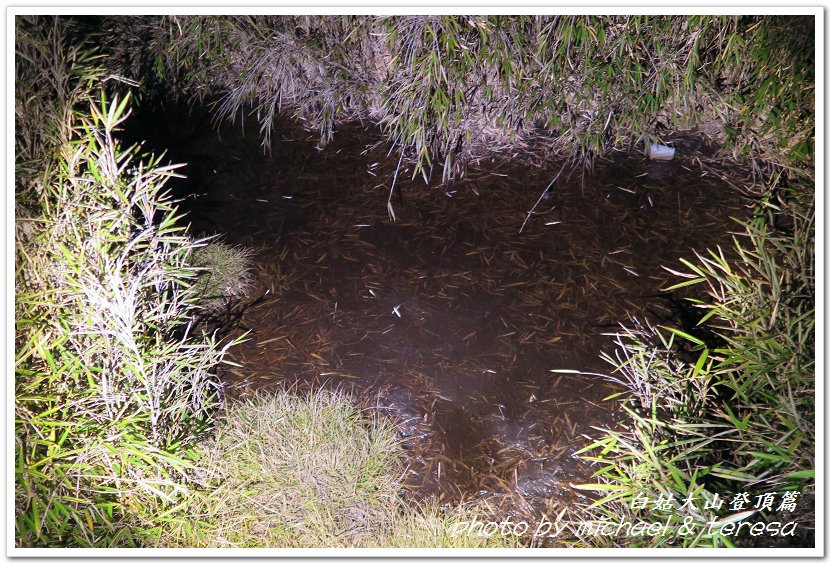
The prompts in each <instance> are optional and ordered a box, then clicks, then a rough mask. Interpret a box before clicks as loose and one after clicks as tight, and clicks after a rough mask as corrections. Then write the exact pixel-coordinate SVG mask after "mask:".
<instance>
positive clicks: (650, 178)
mask: <svg viewBox="0 0 830 563" xmlns="http://www.w3.org/2000/svg"><path fill="white" fill-rule="evenodd" d="M132 124H133V125H132V126H131V127H132V128H133V129H131V130H130V131H128V134H129V135H130V136H134V137H135V138H136V139H146V140H147V147H149V148H152V147H156V148H157V150H161V149H167V150H168V155H169V158H170V159H171V160H172V161H174V162H186V163H187V167H186V168H185V173H186V174H187V175H188V178H187V180H181V181H177V182H175V183H174V184H171V187H172V188H173V189H174V190H175V192H176V194H177V196H178V197H181V198H183V201H182V206H183V208H184V209H185V210H186V211H187V212H188V220H189V221H190V222H191V224H192V230H193V232H196V233H206V234H214V233H219V234H222V235H223V237H224V239H225V240H227V241H228V242H231V243H234V244H241V245H244V246H246V247H248V248H250V249H252V250H253V251H254V252H255V254H254V264H255V268H256V280H257V282H256V287H255V289H254V290H253V291H252V293H251V295H250V296H249V299H248V300H247V302H248V303H249V304H250V306H249V307H248V308H247V309H246V310H245V312H244V315H243V316H242V319H241V325H240V328H239V329H238V330H249V331H250V336H249V339H248V340H247V341H246V342H244V343H243V344H241V345H240V346H238V347H237V348H235V349H234V350H233V352H232V353H231V356H232V359H233V360H234V361H235V362H236V363H238V364H239V365H240V366H241V367H239V368H233V369H230V370H228V371H227V372H226V373H225V374H224V377H225V380H226V383H227V385H228V388H229V390H230V392H231V393H240V394H241V393H244V392H247V391H251V390H255V389H263V388H268V387H272V386H278V385H285V384H293V383H299V384H301V385H304V386H318V387H319V386H323V385H327V386H346V387H348V388H351V389H354V390H355V392H356V393H358V394H360V395H361V396H362V397H364V398H365V399H366V400H367V402H370V403H372V404H374V405H375V406H377V407H379V408H380V409H381V410H382V411H383V412H386V413H388V414H389V415H390V416H393V417H394V418H396V419H397V420H398V421H399V422H400V424H401V437H402V439H403V444H404V448H405V450H406V451H407V455H408V456H409V461H410V462H411V468H412V471H411V475H412V476H411V479H410V483H409V485H410V490H411V491H412V494H415V495H421V496H431V495H441V496H443V498H444V499H446V500H447V501H453V500H457V499H459V498H471V497H487V498H490V499H494V500H496V501H497V502H502V503H503V506H504V510H505V511H511V512H517V513H519V512H532V511H543V510H551V509H554V508H555V507H556V506H558V505H560V504H562V503H568V502H572V501H573V500H574V499H575V496H574V491H573V489H571V487H570V483H574V482H580V481H582V482H584V481H587V480H589V479H590V475H591V472H592V471H593V470H594V469H595V468H592V467H590V466H589V465H588V464H587V463H585V462H582V461H580V460H579V459H578V458H577V457H576V456H575V452H576V451H578V450H579V449H580V448H581V447H583V446H584V445H585V444H586V441H587V438H586V435H588V436H590V435H591V434H592V432H594V431H593V430H592V427H595V426H607V425H613V424H614V416H615V405H614V403H613V402H611V401H605V400H604V398H605V397H607V396H608V395H610V394H612V393H614V392H615V391H618V389H616V388H614V387H613V386H612V385H610V384H609V383H608V382H607V381H606V380H604V379H602V378H599V377H596V376H588V375H579V374H576V373H561V372H559V373H557V372H552V371H551V370H554V369H559V370H573V371H580V372H594V373H605V372H608V371H609V369H610V368H609V366H607V365H606V364H605V363H604V362H603V361H602V360H601V359H600V357H599V355H600V352H601V351H602V350H604V349H605V350H607V349H608V348H609V347H610V346H611V339H610V338H609V337H608V336H604V335H603V333H607V332H611V331H613V330H614V327H615V326H616V325H617V324H618V323H621V322H622V323H625V322H627V321H628V319H629V318H630V317H631V316H638V317H641V318H642V317H644V318H648V319H650V320H652V321H653V322H659V323H671V322H673V320H674V319H676V318H677V316H678V310H677V304H676V303H673V302H670V301H668V300H667V299H666V298H665V297H664V296H663V295H661V289H662V288H664V287H665V286H667V285H670V284H671V283H673V282H674V281H676V280H674V279H673V278H672V276H671V274H670V273H668V272H667V271H666V270H665V269H664V268H663V267H664V266H669V267H673V268H677V264H678V259H679V258H681V257H685V258H692V257H693V251H694V250H698V251H703V250H705V249H706V248H710V247H714V246H716V245H717V244H719V243H724V242H725V241H726V239H727V237H728V232H729V231H730V230H731V227H732V225H733V222H732V220H731V217H737V216H742V215H743V214H744V213H745V211H744V209H745V205H746V202H744V201H742V199H741V197H740V196H739V195H738V194H737V193H736V192H735V190H734V189H733V188H731V187H730V186H729V185H728V184H727V183H726V182H724V181H722V180H720V179H719V178H718V174H716V173H714V172H712V171H711V170H710V169H707V168H706V167H703V166H702V165H701V164H700V161H699V160H696V159H697V158H700V157H702V156H704V157H705V156H709V155H711V148H709V147H707V146H706V145H705V144H704V143H702V142H701V141H700V140H698V139H696V138H694V137H678V138H677V139H676V147H677V153H678V158H676V159H675V160H673V161H670V162H650V161H648V160H647V159H646V158H645V157H644V156H643V155H641V154H639V153H615V154H614V155H611V156H609V157H608V158H604V159H601V160H600V161H599V162H598V163H597V165H596V167H595V169H594V170H593V171H592V172H590V173H588V172H586V171H583V170H582V169H574V170H571V169H568V170H567V171H566V173H564V174H563V175H562V177H561V178H560V180H558V181H557V183H556V184H555V185H554V186H553V188H552V189H551V192H550V195H549V197H547V198H546V199H543V200H542V201H541V202H540V204H539V206H538V207H537V208H536V210H535V213H534V214H533V215H532V216H531V217H530V218H529V220H528V222H527V225H526V226H525V228H524V229H523V230H522V232H521V233H520V232H519V231H520V228H521V226H522V224H523V222H524V221H525V218H526V217H527V212H528V210H529V209H530V208H531V207H532V205H533V204H534V202H535V201H536V200H537V199H538V197H539V194H540V193H541V192H542V190H544V188H545V186H546V185H547V184H548V183H549V182H550V180H551V178H553V177H554V176H555V175H556V173H557V171H558V170H559V169H560V167H561V165H562V162H561V161H551V162H549V163H547V164H545V165H542V166H537V165H531V164H529V163H528V162H526V161H524V160H523V159H521V158H518V157H516V158H512V159H511V158H498V159H495V158H494V159H493V160H488V161H486V162H481V163H479V164H478V165H477V166H476V167H474V168H472V169H470V171H469V173H468V175H467V177H466V178H464V179H462V180H460V181H457V182H455V183H454V184H452V185H443V186H437V185H433V186H425V185H424V184H423V182H422V181H421V180H420V179H416V180H415V181H411V180H409V176H411V171H409V172H408V173H402V174H400V176H399V180H398V184H397V188H396V189H398V190H400V194H401V197H400V198H395V199H393V203H394V204H395V214H396V218H397V221H391V220H390V218H389V216H388V213H387V206H386V202H387V198H388V195H389V194H388V192H389V186H390V182H391V177H392V173H393V172H394V167H395V164H396V163H397V159H395V160H392V159H387V158H386V151H387V147H386V146H384V145H377V142H378V141H379V140H380V135H379V133H378V131H377V130H375V129H374V128H372V127H370V126H364V125H361V124H357V123H356V124H352V125H349V126H344V127H341V128H340V130H339V131H338V134H337V136H336V138H335V141H334V142H333V143H331V144H330V145H328V146H326V147H325V148H324V149H323V150H320V149H319V148H318V147H317V137H316V135H315V134H314V133H309V132H306V131H304V130H302V129H301V128H299V127H298V126H297V125H296V124H292V123H291V122H288V121H286V122H283V123H281V124H279V125H278V126H277V127H276V129H275V134H274V142H273V144H272V146H271V150H270V152H268V153H263V151H262V149H261V147H260V145H259V139H258V138H257V136H256V132H255V131H252V132H249V133H246V132H244V131H243V130H242V129H240V128H238V127H230V126H228V127H223V128H222V129H221V130H220V131H219V132H216V131H214V130H213V129H212V128H211V125H210V119H209V117H208V116H207V115H206V114H204V113H200V112H199V111H198V110H193V111H190V110H184V109H182V108H178V107H175V106H171V107H165V108H162V109H158V108H157V109H155V110H144V113H143V114H142V115H139V116H136V117H135V118H133V120H132ZM149 124H152V127H150V126H149ZM367 147H374V148H367Z"/></svg>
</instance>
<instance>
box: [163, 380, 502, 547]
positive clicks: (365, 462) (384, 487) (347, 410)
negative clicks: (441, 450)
mask: <svg viewBox="0 0 830 563" xmlns="http://www.w3.org/2000/svg"><path fill="white" fill-rule="evenodd" d="M205 455H206V456H207V459H206V462H205V463H204V466H205V467H206V473H205V474H204V475H203V479H204V483H205V485H206V487H207V489H206V491H205V492H202V493H197V494H196V495H194V496H193V497H192V500H191V502H190V503H189V504H187V505H186V506H184V507H182V508H181V510H180V513H182V514H186V515H187V516H183V519H184V520H183V522H182V525H180V526H173V527H172V529H167V530H165V531H164V533H162V534H159V537H160V539H159V540H158V545H160V546H175V547H246V548H251V547H259V548H262V547H268V548H284V547H517V546H518V545H517V540H516V538H508V537H503V538H493V539H481V538H476V537H470V538H467V537H464V536H459V537H452V535H451V533H450V529H451V526H452V525H453V524H454V523H455V522H457V521H459V520H461V519H470V518H472V514H473V513H472V512H471V511H470V510H469V509H467V508H461V509H457V510H455V511H449V512H445V511H442V510H439V509H438V508H437V507H435V506H432V505H416V506H411V505H406V504H404V503H403V502H402V501H401V500H400V493H401V491H402V482H403V477H404V467H403V465H402V462H401V457H400V450H399V448H398V438H397V433H396V429H395V428H394V427H393V426H392V425H391V424H390V423H389V422H387V421H385V420H383V419H380V418H378V417H377V416H375V415H372V414H369V413H366V412H363V411H361V410H360V409H359V408H357V407H355V406H354V404H353V403H352V401H351V400H350V399H349V397H348V396H347V395H345V394H344V393H342V392H329V391H318V392H316V393H310V394H307V395H297V394H294V393H292V392H288V391H282V392H278V393H276V394H272V395H258V396H255V397H253V398H250V399H246V400H243V401H240V402H237V403H232V404H230V405H229V406H228V410H227V413H226V416H225V417H224V420H223V421H222V422H221V423H220V424H219V425H218V428H217V434H216V437H215V440H214V441H213V442H212V443H211V445H210V446H209V447H208V448H207V451H206V454H205ZM479 517H481V516H479Z"/></svg>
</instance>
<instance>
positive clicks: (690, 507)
mask: <svg viewBox="0 0 830 563" xmlns="http://www.w3.org/2000/svg"><path fill="white" fill-rule="evenodd" d="M807 191H809V190H808V189H804V190H800V191H796V192H795V193H800V194H803V193H806V192H807ZM814 213H815V211H814V208H813V203H812V202H811V201H802V202H797V201H792V203H791V204H789V205H788V206H787V208H784V207H782V206H780V205H778V204H773V203H771V202H770V201H769V200H765V201H763V202H762V204H761V206H760V209H759V211H758V213H757V216H756V218H755V219H754V220H753V221H752V222H750V223H748V224H746V225H745V232H744V234H743V236H740V237H736V239H735V255H736V258H735V259H732V260H728V259H727V258H725V255H724V253H723V252H720V251H718V252H714V251H710V252H708V254H706V255H702V256H698V260H697V262H692V261H685V260H684V261H683V262H684V264H685V266H686V267H687V269H688V271H687V272H683V273H681V272H678V274H679V275H681V276H682V277H684V278H686V279H685V280H684V281H683V282H681V283H679V284H677V285H676V286H674V288H672V289H678V288H680V287H684V286H688V285H696V284H705V285H706V287H707V288H708V295H709V299H708V300H705V301H704V300H696V301H695V302H696V303H697V304H698V306H700V307H702V308H703V309H704V310H706V315H705V316H704V318H703V320H702V321H701V323H705V324H706V325H707V326H708V327H709V328H710V329H712V330H713V331H714V332H716V333H717V334H718V335H719V336H720V338H721V339H722V344H720V345H717V347H712V346H711V345H707V343H706V342H704V341H702V340H701V339H699V338H697V337H695V336H693V335H690V334H687V333H685V332H682V331H679V330H677V329H674V328H663V329H658V328H654V327H651V326H649V325H643V324H639V325H638V326H635V327H634V328H629V329H626V330H624V331H623V332H622V333H621V334H619V335H618V336H617V342H616V344H617V353H616V354H615V355H614V356H613V357H608V359H609V361H610V362H611V363H612V364H613V365H614V367H615V372H616V374H617V375H616V376H615V379H616V380H617V381H618V382H619V383H621V384H622V385H624V386H625V387H626V388H627V393H625V398H624V399H623V401H622V409H623V412H624V417H623V420H622V421H621V423H620V424H619V426H618V427H616V428H611V429H603V430H602V435H601V437H600V438H599V439H597V440H596V441H595V442H594V443H592V444H591V445H589V446H588V447H586V448H585V449H584V450H583V452H582V453H583V454H585V455H586V457H587V459H589V460H591V461H594V462H596V463H597V464H599V466H600V469H599V470H598V471H597V472H596V474H595V477H597V479H598V480H597V482H596V483H593V484H585V485H582V486H581V488H583V489H586V490H592V491H597V492H599V493H600V494H601V495H602V496H601V498H600V500H598V501H597V502H595V503H594V504H593V505H590V506H586V507H583V508H584V510H582V512H578V513H577V519H575V520H574V522H573V523H572V524H573V530H579V522H580V521H593V522H600V521H610V522H616V523H619V522H621V521H623V520H629V521H631V520H634V521H637V520H638V519H639V520H646V521H648V522H658V521H660V522H664V521H666V519H667V518H670V519H671V521H672V523H673V526H674V527H675V528H678V527H679V526H680V525H681V524H682V523H685V522H688V526H687V527H686V530H687V531H688V532H689V533H687V534H686V535H683V536H679V537H678V536H676V535H666V536H664V535H657V536H654V537H649V536H645V535H641V536H640V537H634V538H630V537H629V538H626V537H616V538H614V537H601V536H591V535H583V537H582V538H581V539H582V540H583V541H585V542H586V543H589V544H593V545H615V546H626V547H630V546H647V547H657V546H666V545H672V546H684V547H704V546H709V547H718V546H735V545H737V546H756V545H761V546H788V547H806V546H810V545H812V543H813V542H814V533H815V532H814V525H815V512H814V506H813V503H814V496H815V491H814V487H815V485H814V478H815V463H816V460H815V455H816V451H815V433H816V418H815V414H816V410H815V409H816V405H815V273H814V263H815V254H814V252H815V251H814V244H815V233H814ZM782 215H783V216H784V219H786V220H787V221H786V223H783V224H785V225H789V226H785V227H783V228H782V230H778V229H775V228H774V227H773V226H772V224H773V223H774V222H775V221H776V219H777V220H778V221H779V222H781V220H782ZM787 215H788V216H789V217H786V216H787ZM676 339H681V340H684V341H686V342H688V344H690V345H691V346H692V350H693V352H694V354H695V355H696V358H695V359H694V360H692V361H689V359H687V358H686V357H684V356H683V355H681V354H679V353H678V348H677V346H676V345H675V344H676ZM741 493H746V494H747V497H748V499H747V502H746V503H744V504H740V503H737V504H733V501H734V499H735V498H736V495H739V494H741ZM759 495H760V496H763V495H771V496H770V497H769V498H773V499H774V504H773V506H771V507H769V508H764V507H763V505H762V504H759ZM786 495H792V496H794V497H795V499H796V500H797V502H796V506H795V508H794V509H793V510H781V509H780V506H781V503H782V501H783V500H784V498H785V497H786ZM660 497H663V498H664V499H671V502H670V504H669V505H666V506H665V509H664V510H653V508H652V507H653V503H655V502H658V501H659V499H660ZM689 499H690V500H689ZM718 500H720V503H718ZM643 502H646V505H643V504H642V503H643ZM637 507H639V510H635V509H634V508H637ZM744 519H746V520H748V521H751V522H776V521H778V522H784V523H786V522H797V525H798V528H797V532H796V531H794V533H793V535H792V536H787V537H782V536H775V535H766V536H765V537H761V536H756V537H753V536H752V535H750V534H749V533H748V532H747V531H745V532H744V533H743V534H742V535H740V536H737V537H736V536H734V535H732V534H731V533H721V531H720V527H719V526H714V527H713V526H711V525H710V523H711V522H720V523H729V522H738V521H740V520H744ZM584 529H585V528H584V526H583V530H584Z"/></svg>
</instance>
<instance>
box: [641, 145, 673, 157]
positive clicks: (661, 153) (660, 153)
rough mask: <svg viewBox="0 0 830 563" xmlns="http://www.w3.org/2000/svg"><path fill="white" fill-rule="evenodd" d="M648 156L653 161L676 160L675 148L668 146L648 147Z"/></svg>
mask: <svg viewBox="0 0 830 563" xmlns="http://www.w3.org/2000/svg"><path fill="white" fill-rule="evenodd" d="M646 155H647V156H648V157H649V158H650V159H651V160H671V159H673V158H674V147H667V146H666V145H647V146H646Z"/></svg>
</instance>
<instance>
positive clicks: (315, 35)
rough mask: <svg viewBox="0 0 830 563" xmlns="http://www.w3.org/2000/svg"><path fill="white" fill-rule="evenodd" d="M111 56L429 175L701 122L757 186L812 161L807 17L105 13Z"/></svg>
mask: <svg viewBox="0 0 830 563" xmlns="http://www.w3.org/2000/svg"><path fill="white" fill-rule="evenodd" d="M109 25H110V27H111V31H110V33H109V34H108V37H109V39H110V45H111V47H110V49H111V51H112V52H113V53H114V57H113V58H112V59H111V60H112V61H114V62H115V61H119V62H117V64H116V66H117V68H119V69H120V70H125V72H129V73H131V74H132V75H133V76H135V77H141V78H142V79H143V78H151V79H152V80H153V81H156V83H157V84H160V85H163V86H165V87H167V88H169V89H172V90H173V91H174V92H176V93H178V95H183V96H189V97H191V98H193V99H198V100H201V101H207V102H210V103H213V104H215V105H214V107H215V115H216V116H217V119H240V120H244V118H245V117H247V116H250V117H252V118H253V119H254V120H255V121H256V123H257V124H258V125H259V129H260V133H261V135H262V138H263V145H264V146H265V147H269V146H270V140H271V130H272V125H273V122H274V119H275V118H276V117H277V116H278V115H280V114H287V115H291V116H293V117H295V118H297V119H299V120H301V121H303V122H304V123H305V124H306V125H307V127H308V128H309V129H312V130H317V131H319V133H320V143H321V146H323V145H325V143H327V142H328V141H330V140H331V138H332V135H333V134H334V130H335V126H336V124H337V123H339V122H343V121H346V120H349V119H355V118H360V119H369V120H371V121H374V122H377V123H380V124H381V126H382V127H383V130H384V132H385V135H386V139H387V141H388V142H389V144H390V148H391V150H390V152H393V151H394V152H397V153H399V154H400V155H402V156H403V162H404V163H410V164H411V166H410V168H411V169H412V173H413V176H414V175H421V176H423V177H424V179H425V180H427V179H429V178H431V177H432V175H433V171H434V170H437V171H439V172H440V174H441V178H442V179H443V180H449V179H451V178H457V177H459V176H462V175H463V174H464V172H465V170H466V168H467V166H468V165H469V164H470V163H471V162H475V161H480V160H481V159H483V158H486V157H490V156H492V155H493V154H495V153H508V152H509V151H512V152H516V151H517V150H519V151H524V152H531V153H532V152H534V151H535V152H539V151H541V152H542V153H544V152H545V151H556V152H559V153H562V154H564V155H566V156H572V157H575V158H577V160H582V161H583V162H586V163H588V164H590V163H591V162H592V161H593V160H594V159H595V158H597V157H599V156H601V155H602V154H604V153H605V152H606V151H608V150H610V149H611V148H632V147H634V146H636V145H638V144H641V143H643V142H651V141H653V140H658V139H659V138H660V136H661V134H662V133H663V132H664V131H667V130H677V129H689V128H695V127H697V128H700V129H701V130H703V131H705V132H706V133H707V134H710V135H712V136H714V137H715V138H716V140H717V141H719V142H720V143H722V144H723V146H724V152H725V153H731V154H732V156H733V157H735V158H738V159H740V160H746V161H749V162H751V163H753V164H754V166H755V172H756V178H757V181H759V182H761V181H762V180H763V179H764V178H769V177H770V175H772V174H773V173H774V172H776V171H780V170H785V171H791V170H792V169H796V170H798V171H801V172H804V171H809V170H810V169H811V168H812V161H813V160H812V159H813V156H812V153H813V135H814V133H813V131H814V117H813V116H814V108H815V105H814V93H815V78H814V70H813V69H814V64H815V61H814V49H813V39H814V38H813V35H814V34H813V29H814V27H813V26H814V22H813V17H812V16H638V15H631V16H560V15H556V16H550V15H539V16H453V15H445V16H390V17H371V16H240V17H219V16H207V17H205V16H187V17H179V16H170V17H163V18H152V17H141V18H130V19H124V18H111V19H110V23H109Z"/></svg>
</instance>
